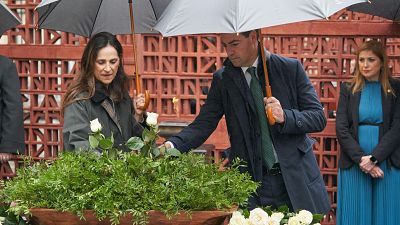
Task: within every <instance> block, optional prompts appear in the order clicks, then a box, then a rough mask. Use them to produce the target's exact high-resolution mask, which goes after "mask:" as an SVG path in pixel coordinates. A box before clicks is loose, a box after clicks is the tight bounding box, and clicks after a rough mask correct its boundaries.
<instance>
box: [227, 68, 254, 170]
mask: <svg viewBox="0 0 400 225" xmlns="http://www.w3.org/2000/svg"><path fill="white" fill-rule="evenodd" d="M222 77H223V78H222V79H223V80H224V81H223V83H224V85H225V88H226V91H227V93H228V97H229V99H230V102H231V104H232V105H233V107H232V109H233V113H234V114H235V115H236V117H237V121H238V123H239V126H240V129H241V130H242V133H243V135H244V140H245V144H246V148H247V150H248V154H249V159H250V160H251V163H254V162H253V159H254V152H253V151H252V149H253V147H252V146H253V145H252V143H251V140H253V138H252V137H251V135H252V134H253V132H252V129H254V127H252V125H251V121H252V119H251V115H252V114H254V113H255V106H254V102H253V99H252V97H251V93H250V91H249V90H246V88H248V86H245V85H247V83H246V81H245V78H244V75H243V72H242V71H241V70H240V68H239V70H237V68H233V67H231V68H229V67H228V66H227V67H225V68H224V72H223V75H222ZM238 90H239V91H238ZM247 93H250V95H248V94H247Z"/></svg>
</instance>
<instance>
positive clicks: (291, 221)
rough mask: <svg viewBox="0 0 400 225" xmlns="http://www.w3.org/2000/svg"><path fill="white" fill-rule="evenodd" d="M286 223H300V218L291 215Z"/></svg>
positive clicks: (293, 224)
mask: <svg viewBox="0 0 400 225" xmlns="http://www.w3.org/2000/svg"><path fill="white" fill-rule="evenodd" d="M288 225H301V223H300V219H299V218H297V216H293V217H290V218H289V221H288Z"/></svg>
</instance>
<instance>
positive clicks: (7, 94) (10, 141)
mask: <svg viewBox="0 0 400 225" xmlns="http://www.w3.org/2000/svg"><path fill="white" fill-rule="evenodd" d="M24 152H25V143H24V126H23V112H22V100H21V93H20V85H19V78H18V73H17V70H16V68H15V64H14V63H13V62H12V61H11V60H10V59H8V58H7V57H4V56H0V162H5V161H8V160H10V159H11V158H12V155H13V154H16V153H24Z"/></svg>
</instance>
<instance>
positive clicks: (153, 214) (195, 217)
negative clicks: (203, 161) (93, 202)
mask: <svg viewBox="0 0 400 225" xmlns="http://www.w3.org/2000/svg"><path fill="white" fill-rule="evenodd" d="M234 210H236V208H234V209H232V210H228V211H193V212H192V213H191V217H189V216H188V215H187V214H186V213H184V212H182V213H180V214H178V215H176V216H174V217H172V218H171V220H169V219H168V218H167V217H166V216H165V215H164V214H163V213H162V212H160V211H149V212H148V215H149V220H148V222H149V223H148V224H149V225H167V224H168V225H200V224H204V225H221V224H222V223H223V222H224V220H225V219H226V218H227V217H229V216H230V215H231V214H232V212H233V211H234ZM30 211H31V213H32V218H31V219H32V224H34V225H110V224H111V223H110V222H109V221H106V220H103V221H98V220H97V218H96V217H95V215H94V213H93V211H92V210H86V211H85V219H86V220H80V219H79V217H78V216H76V215H74V214H72V213H69V212H59V211H56V210H54V209H40V208H35V209H31V210H30ZM120 224H121V225H132V216H131V215H127V216H125V217H123V218H121V220H120Z"/></svg>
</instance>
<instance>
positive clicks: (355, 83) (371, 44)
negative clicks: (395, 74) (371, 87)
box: [351, 40, 395, 96]
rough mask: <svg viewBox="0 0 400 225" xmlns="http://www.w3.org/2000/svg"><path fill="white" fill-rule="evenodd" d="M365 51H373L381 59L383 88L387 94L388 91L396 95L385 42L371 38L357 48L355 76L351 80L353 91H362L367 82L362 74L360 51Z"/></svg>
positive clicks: (380, 77) (380, 75) (380, 79)
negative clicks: (391, 80)
mask: <svg viewBox="0 0 400 225" xmlns="http://www.w3.org/2000/svg"><path fill="white" fill-rule="evenodd" d="M363 51H371V52H372V53H373V54H374V55H376V56H377V57H378V58H379V59H380V61H381V69H380V73H379V78H378V79H379V82H380V83H381V85H382V90H383V92H384V93H385V95H386V96H387V95H388V93H391V94H393V95H395V93H394V90H393V88H392V86H391V85H390V82H389V80H390V79H391V73H390V70H389V63H388V57H387V55H386V50H385V47H384V46H383V44H382V43H381V42H379V41H376V40H370V41H366V42H364V43H363V44H362V45H361V46H360V48H359V49H358V50H357V58H356V64H355V69H354V77H353V79H352V80H351V90H352V93H353V94H355V93H356V92H358V91H361V90H362V88H363V87H364V84H365V78H364V77H363V75H361V72H360V64H359V62H358V61H359V57H360V53H361V52H363Z"/></svg>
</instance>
